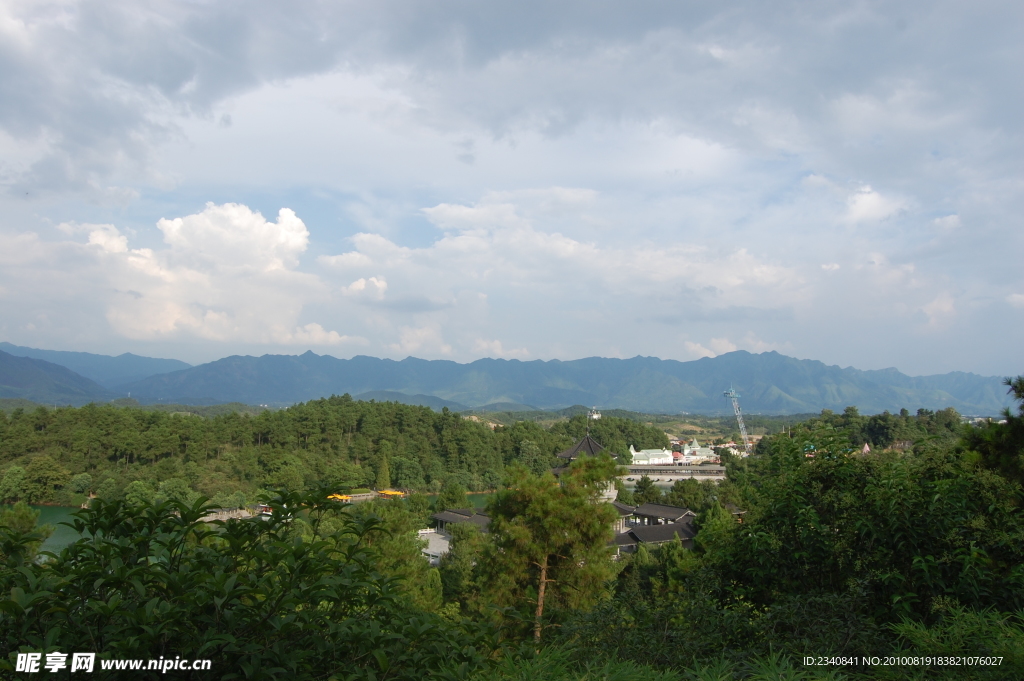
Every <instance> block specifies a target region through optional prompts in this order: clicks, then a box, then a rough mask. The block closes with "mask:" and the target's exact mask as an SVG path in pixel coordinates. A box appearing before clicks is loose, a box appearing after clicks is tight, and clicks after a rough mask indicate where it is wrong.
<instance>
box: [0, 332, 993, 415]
mask: <svg viewBox="0 0 1024 681" xmlns="http://www.w3.org/2000/svg"><path fill="white" fill-rule="evenodd" d="M7 347H11V348H16V347H17V346H7V345H6V344H5V345H3V346H0V348H3V349H6V348H7ZM18 350H20V349H18ZM8 352H10V350H8ZM34 352H39V353H42V352H54V351H34ZM4 355H6V357H3V356H4ZM12 355H13V353H11V354H8V353H5V352H2V350H0V393H2V395H0V396H3V397H24V398H26V399H37V401H44V402H46V401H49V402H53V401H56V402H60V403H65V404H68V403H71V404H75V403H81V402H82V400H86V401H88V399H87V398H88V397H89V395H90V394H91V393H89V391H90V389H91V390H92V391H93V393H95V397H94V398H93V399H96V400H98V401H101V400H107V399H112V397H111V394H112V393H114V395H113V396H114V397H123V396H126V395H127V394H128V392H131V396H132V397H133V398H135V399H137V400H139V401H140V402H143V403H154V402H168V403H171V402H173V403H181V404H196V405H202V404H219V403H225V402H244V403H247V404H267V405H270V406H286V405H289V404H293V403H295V402H302V401H306V400H310V399H316V398H319V397H326V396H329V395H332V394H337V395H340V394H343V393H349V394H351V395H354V396H355V397H357V398H358V399H377V400H392V401H401V402H407V403H413V404H424V405H426V406H430V407H432V408H434V409H440V408H442V407H445V406H446V407H448V408H450V409H453V410H458V411H462V410H465V409H467V408H470V407H474V408H479V407H480V406H481V405H495V404H499V405H508V404H514V405H516V406H518V407H527V405H530V406H532V407H535V408H539V409H549V410H553V409H559V408H562V407H566V406H568V405H573V404H585V405H596V406H598V407H601V408H606V409H613V408H620V409H629V410H633V411H641V412H648V413H679V412H691V413H708V414H713V413H724V412H728V411H730V409H731V406H730V404H729V401H728V400H727V399H726V398H724V397H723V395H722V393H723V391H724V390H726V389H728V388H729V387H734V388H736V390H737V391H738V392H739V393H740V395H741V404H742V405H743V408H744V410H745V411H747V412H759V413H765V414H793V413H808V412H817V411H820V410H821V409H833V410H842V409H843V408H845V407H847V406H850V405H853V406H857V407H858V408H859V409H860V410H861V411H862V412H864V413H877V412H881V411H883V410H890V411H898V410H899V409H900V408H904V407H905V408H908V409H910V410H911V411H915V410H917V409H919V408H925V409H942V408H945V407H953V408H955V409H956V410H957V411H959V412H960V413H963V414H979V415H989V414H996V413H998V412H999V411H1001V410H1002V409H1003V408H1004V407H1006V406H1009V404H1010V400H1009V398H1008V396H1007V395H1006V390H1005V387H1004V386H1003V385H1002V383H1001V380H1002V379H1001V378H999V377H992V376H978V375H976V374H970V373H963V372H953V373H948V374H941V375H935V376H920V377H911V376H907V375H905V374H903V373H900V372H899V371H897V370H896V369H883V370H878V371H861V370H858V369H854V368H851V367H847V368H841V367H838V366H829V365H826V364H824V363H822V362H818V361H815V360H801V359H794V358H792V357H787V356H785V355H780V354H779V353H777V352H765V353H760V354H751V353H749V352H745V351H742V350H740V351H736V352H730V353H727V354H724V355H720V356H718V357H714V358H703V359H699V360H695V361H691V362H680V361H676V360H663V359H658V358H656V357H633V358H631V359H612V358H601V357H590V358H586V359H578V360H569V361H560V360H549V361H543V360H534V361H529V362H523V361H519V360H504V359H480V360H477V361H475V362H470V363H468V364H459V363H457V362H452V361H448V360H423V359H416V358H413V357H409V358H406V359H404V360H401V361H396V360H390V359H378V358H375V357H367V356H356V357H353V358H352V359H337V358H335V357H331V356H329V355H317V354H314V353H313V352H306V353H305V354H302V355H263V356H262V357H251V356H239V355H235V356H231V357H225V358H224V359H220V360H217V361H214V362H209V363H207V364H201V365H199V366H194V367H191V366H188V365H185V366H184V367H180V368H175V366H176V365H174V364H169V363H172V362H176V360H157V359H153V360H150V358H145V357H138V356H136V355H120V356H119V357H107V358H106V359H105V360H103V361H100V360H95V359H89V360H88V362H91V364H90V366H91V367H102V366H106V367H107V369H106V371H107V372H108V373H106V374H104V375H103V376H102V378H103V379H104V381H105V382H109V381H110V380H111V377H112V376H114V375H117V374H116V372H117V371H121V372H123V374H128V373H130V369H129V368H128V367H137V366H156V367H159V368H162V369H164V370H163V371H161V372H160V373H155V372H154V375H151V376H148V377H145V378H141V379H135V380H130V381H126V382H124V383H122V384H119V385H116V386H113V387H111V388H107V387H105V386H103V385H99V381H95V382H94V381H91V380H89V379H88V378H85V377H83V376H79V377H78V378H79V379H81V381H88V383H82V382H81V381H79V382H77V383H75V382H73V381H72V380H71V376H73V374H71V372H68V371H67V369H68V368H71V366H70V365H71V364H72V363H73V362H74V361H79V362H83V363H84V360H82V359H81V358H80V356H81V355H86V357H87V358H100V357H104V356H102V355H87V353H54V355H51V356H52V357H54V359H52V360H50V361H49V362H41V361H40V360H38V359H32V360H31V361H32V362H34V363H35V364H31V365H30V364H26V363H24V362H22V363H20V364H18V363H16V362H12V360H16V359H21V358H16V357H13V356H12ZM58 360H61V361H65V362H67V363H66V364H64V365H63V366H56V365H57V364H58ZM108 360H109V361H108ZM139 360H149V361H151V362H155V363H159V364H154V365H146V364H143V363H140V362H139ZM104 361H106V362H107V364H106V365H104V364H103V362H104ZM129 362H131V363H132V364H129ZM119 363H120V364H119ZM47 364H48V365H49V368H47V367H44V366H43V365H47ZM178 364H179V365H183V364H184V363H183V362H181V363H178ZM32 367H35V370H36V371H38V372H40V373H39V381H40V382H39V384H38V385H36V386H34V387H33V386H32V385H30V383H31V381H29V380H28V378H27V377H28V373H26V372H29V373H30V372H31V370H32ZM168 368H171V370H167V369H168ZM59 369H63V370H64V371H65V372H67V373H61V372H60V371H57V370H59ZM92 370H93V371H94V372H96V371H98V370H97V369H95V368H93V369H92ZM132 370H133V369H132ZM11 371H16V373H17V372H20V373H17V375H18V376H19V378H18V379H17V381H12V380H9V379H8V373H9V372H11ZM12 375H13V374H12ZM94 375H99V374H98V373H94ZM89 384H92V385H93V386H94V387H93V388H90V387H89ZM107 385H109V383H107ZM19 386H20V387H19ZM46 386H49V388H47V387H46ZM47 390H54V391H57V390H62V391H64V392H63V393H61V394H66V395H68V399H66V400H65V399H58V397H57V395H50V397H49V399H43V398H44V397H45V396H46V395H47V394H48V393H47ZM29 394H32V395H36V396H38V397H37V398H33V397H29ZM527 408H529V407H527Z"/></svg>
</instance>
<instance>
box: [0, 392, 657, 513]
mask: <svg viewBox="0 0 1024 681" xmlns="http://www.w3.org/2000/svg"><path fill="white" fill-rule="evenodd" d="M586 427H587V424H586V420H585V418H584V417H583V416H576V417H573V418H571V419H568V420H566V421H562V422H559V423H556V424H554V425H553V426H551V427H549V428H543V427H541V426H540V425H538V424H536V423H531V422H520V423H515V424H513V425H511V426H507V427H506V426H498V427H495V428H494V429H493V430H492V429H491V428H490V427H488V426H487V424H485V423H481V422H477V421H472V420H468V419H465V418H462V417H461V416H460V415H458V414H456V413H454V412H450V411H448V410H447V409H445V410H443V411H442V412H440V413H438V412H434V411H432V410H430V409H429V408H426V407H418V406H410V405H404V404H398V403H394V402H362V401H355V400H352V399H351V398H350V397H349V396H348V395H343V396H340V397H338V396H335V397H330V398H327V399H321V400H315V401H311V402H306V403H303V404H299V405H295V406H293V407H290V408H288V409H283V410H280V411H264V412H262V413H259V414H257V415H252V414H239V413H234V412H233V413H227V414H219V415H216V416H213V417H210V418H203V417H199V416H191V415H187V414H171V413H166V412H159V411H146V410H141V409H135V408H130V407H128V408H122V407H116V406H109V405H106V406H103V405H95V404H91V405H87V406H85V407H82V408H78V409H76V408H71V407H68V408H60V409H56V410H48V409H42V408H40V409H36V410H34V411H30V412H26V411H24V410H14V411H13V412H12V413H11V414H8V415H0V502H3V501H18V500H25V501H28V502H29V503H37V504H64V505H79V504H81V503H82V502H83V501H84V500H85V499H86V498H88V496H89V495H94V496H99V497H101V498H104V499H114V498H121V497H125V496H126V495H127V497H128V498H130V499H132V500H135V501H141V500H149V501H153V500H156V499H160V498H170V497H171V496H179V497H180V496H181V495H183V494H192V495H193V496H194V497H197V496H199V495H203V496H206V497H209V498H211V499H214V500H215V502H216V503H218V504H220V505H223V506H238V505H242V504H244V503H251V502H253V501H254V500H255V498H256V496H257V495H258V492H259V490H262V489H270V488H288V489H293V490H301V489H312V488H314V487H316V486H319V485H328V486H331V487H333V488H334V489H336V490H339V491H340V490H345V489H353V488H363V487H377V488H386V487H398V488H402V489H408V490H414V491H419V492H427V493H436V492H439V491H440V490H441V489H442V487H444V486H445V484H451V485H457V486H461V487H463V488H465V489H467V490H470V491H481V490H488V489H496V488H497V487H498V486H499V485H500V483H501V480H502V476H503V474H504V469H505V467H506V466H507V465H509V464H510V463H513V462H519V463H522V464H523V465H525V466H526V467H527V468H529V469H531V470H534V471H542V470H546V469H548V468H551V467H552V466H553V465H555V462H556V461H555V458H554V454H555V453H557V452H558V451H561V450H563V449H566V448H568V447H569V446H570V445H571V444H572V443H573V442H574V441H575V440H576V439H578V438H579V437H581V436H582V434H583V433H584V432H585V431H586ZM592 430H593V432H594V434H595V435H596V436H598V437H599V439H601V441H602V442H604V444H605V446H606V447H608V448H609V450H610V451H612V452H613V453H616V454H625V453H626V452H627V450H628V448H629V445H630V444H632V445H635V446H636V447H637V448H643V447H663V446H667V444H668V442H667V439H666V436H665V433H664V432H662V431H661V430H659V429H657V428H655V427H651V426H647V425H644V424H642V423H637V422H635V421H632V420H628V419H616V418H606V419H603V420H601V421H598V422H595V423H593V424H592Z"/></svg>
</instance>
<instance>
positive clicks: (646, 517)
mask: <svg viewBox="0 0 1024 681" xmlns="http://www.w3.org/2000/svg"><path fill="white" fill-rule="evenodd" d="M633 515H634V516H636V518H637V520H639V521H640V524H641V525H665V524H667V523H678V522H692V521H693V519H694V518H695V517H696V516H697V514H696V513H694V512H693V511H691V510H690V509H688V508H681V507H679V506H666V505H664V504H643V505H642V506H638V507H637V508H636V509H634V511H633Z"/></svg>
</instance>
